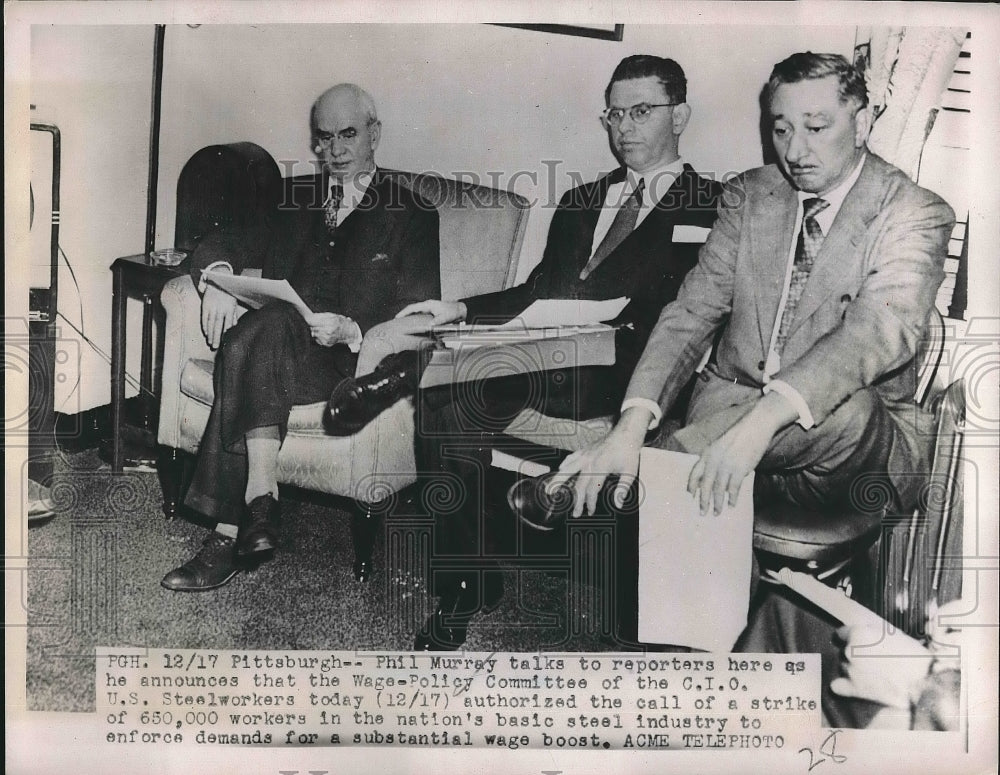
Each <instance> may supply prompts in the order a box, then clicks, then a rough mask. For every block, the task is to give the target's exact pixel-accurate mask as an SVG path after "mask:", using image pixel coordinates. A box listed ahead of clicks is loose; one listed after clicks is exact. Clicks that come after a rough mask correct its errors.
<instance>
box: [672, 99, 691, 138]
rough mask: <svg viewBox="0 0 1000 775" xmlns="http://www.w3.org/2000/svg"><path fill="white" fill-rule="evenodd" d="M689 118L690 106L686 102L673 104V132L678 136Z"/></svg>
mask: <svg viewBox="0 0 1000 775" xmlns="http://www.w3.org/2000/svg"><path fill="white" fill-rule="evenodd" d="M690 118H691V106H690V105H688V104H687V103H686V102H682V103H681V104H680V105H675V106H674V116H673V122H674V126H673V130H674V134H675V135H677V136H678V137H679V136H680V134H681V133H682V132H683V131H684V129H685V128H686V127H687V125H688V120H689V119H690Z"/></svg>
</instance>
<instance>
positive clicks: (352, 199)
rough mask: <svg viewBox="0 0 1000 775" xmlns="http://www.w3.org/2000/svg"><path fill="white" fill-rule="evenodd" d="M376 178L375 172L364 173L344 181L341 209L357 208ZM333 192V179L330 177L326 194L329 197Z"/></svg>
mask: <svg viewBox="0 0 1000 775" xmlns="http://www.w3.org/2000/svg"><path fill="white" fill-rule="evenodd" d="M374 177H375V170H372V171H371V172H362V173H361V174H360V175H358V176H357V177H353V178H348V179H347V180H345V181H344V198H343V199H342V200H341V201H342V202H343V204H342V205H341V207H356V206H357V204H358V202H360V201H361V198H362V197H363V196H364V195H365V191H367V190H368V186H370V185H371V182H372V179H373V178H374ZM332 190H333V177H332V176H331V177H330V180H329V182H328V183H327V189H326V193H327V196H329V195H330V192H331V191H332Z"/></svg>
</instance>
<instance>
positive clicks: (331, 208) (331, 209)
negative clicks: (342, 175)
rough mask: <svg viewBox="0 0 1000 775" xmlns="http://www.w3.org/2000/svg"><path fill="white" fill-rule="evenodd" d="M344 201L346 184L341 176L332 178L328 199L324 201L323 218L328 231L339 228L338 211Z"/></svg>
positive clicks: (331, 231)
mask: <svg viewBox="0 0 1000 775" xmlns="http://www.w3.org/2000/svg"><path fill="white" fill-rule="evenodd" d="M343 201H344V184H343V183H341V182H340V179H339V178H331V180H330V193H329V194H327V197H326V201H325V202H323V220H324V221H325V222H326V228H327V231H329V232H330V233H331V234H333V232H334V231H335V230H336V228H337V211H338V210H339V209H340V205H341V203H342V202H343Z"/></svg>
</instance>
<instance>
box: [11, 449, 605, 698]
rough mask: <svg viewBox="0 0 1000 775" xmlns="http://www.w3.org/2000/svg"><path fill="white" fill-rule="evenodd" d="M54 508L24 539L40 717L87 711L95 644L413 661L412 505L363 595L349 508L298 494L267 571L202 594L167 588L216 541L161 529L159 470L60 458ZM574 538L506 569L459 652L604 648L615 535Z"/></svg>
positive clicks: (419, 513) (289, 504)
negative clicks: (606, 565)
mask: <svg viewBox="0 0 1000 775" xmlns="http://www.w3.org/2000/svg"><path fill="white" fill-rule="evenodd" d="M52 498H53V501H54V502H55V504H56V508H57V512H58V513H57V515H56V517H55V518H54V519H53V520H51V521H50V522H48V523H46V524H44V525H41V526H39V527H36V528H32V529H31V530H30V531H28V556H29V560H28V579H27V601H26V604H27V610H28V651H27V696H28V707H29V709H31V710H75V711H89V710H93V709H94V649H95V647H98V646H109V647H114V646H129V647H144V646H145V647H156V648H189V649H196V648H203V649H237V650H239V649H330V650H342V649H347V650H351V649H364V650H378V651H394V650H396V651H398V650H404V651H405V650H409V649H410V647H411V644H412V642H413V636H414V634H415V633H416V632H417V630H418V629H419V628H420V625H421V623H422V622H423V621H424V619H425V618H426V617H427V615H428V614H429V613H430V611H431V610H432V605H433V602H434V600H433V598H431V597H430V596H429V595H428V593H427V588H426V580H425V573H426V567H427V562H428V556H427V554H428V553H427V548H426V547H427V545H428V543H427V542H428V539H429V526H430V517H429V515H428V514H427V513H426V511H424V510H423V509H422V506H421V505H420V503H419V500H420V499H419V497H417V496H414V495H412V494H411V495H409V497H405V494H404V497H400V498H399V499H397V502H396V504H395V506H394V508H393V509H392V510H391V511H389V512H388V513H387V514H386V516H385V519H384V521H383V529H382V530H381V531H380V534H379V539H378V541H377V543H376V548H375V556H374V559H375V562H376V567H377V569H378V570H377V573H376V574H375V577H374V578H373V579H372V580H371V581H369V582H368V583H366V584H359V583H358V582H356V581H355V580H354V576H353V574H352V572H351V565H352V562H353V547H352V543H351V536H350V525H349V516H348V513H349V512H348V508H347V507H348V504H347V502H346V501H337V500H324V501H322V502H318V501H317V500H315V499H312V498H310V496H308V494H305V493H298V492H293V493H291V497H289V495H288V494H283V499H282V502H283V528H282V545H281V547H280V549H279V551H278V552H277V553H276V555H275V557H274V559H273V560H272V561H271V562H268V563H266V564H264V565H262V566H260V567H259V568H258V569H256V570H254V571H250V572H246V573H241V574H240V575H239V576H237V577H236V578H235V579H234V580H233V581H232V582H230V583H229V584H228V585H226V586H224V587H222V588H220V589H217V590H214V591H210V592H203V593H195V594H185V593H177V592H171V591H168V590H166V589H164V588H163V587H161V586H160V579H161V578H162V577H163V575H164V574H165V573H166V572H167V571H169V570H171V569H172V568H174V567H176V566H177V565H179V564H181V563H183V562H184V561H186V560H187V559H189V558H190V557H191V556H192V555H193V554H194V553H195V552H197V551H198V549H199V548H200V547H201V542H202V541H203V540H204V538H205V537H206V535H207V528H206V527H205V526H204V525H199V524H196V523H195V522H194V521H191V520H189V519H180V518H179V519H175V520H171V521H167V520H166V519H164V517H163V514H162V512H161V511H160V504H161V493H160V485H159V480H158V477H157V474H156V473H155V472H126V473H123V474H118V475H115V474H113V473H112V472H111V470H110V468H109V467H108V466H107V465H105V464H103V463H102V462H101V460H100V458H99V457H98V456H97V454H96V452H93V451H85V452H79V453H75V454H62V455H60V456H59V457H58V460H57V464H56V474H55V478H54V483H53V489H52ZM580 535H582V536H583V538H582V539H581V538H580ZM580 535H576V536H574V537H573V538H571V539H570V540H567V537H566V531H562V536H555V538H554V539H550V540H549V542H548V543H547V544H545V545H543V546H540V547H535V548H534V552H533V553H532V552H528V555H529V556H528V557H527V559H525V555H524V552H519V553H518V555H517V556H516V557H514V556H512V557H511V559H510V562H503V563H501V564H502V567H503V569H504V582H505V588H506V596H505V598H504V601H503V603H502V605H501V606H500V608H499V609H497V610H496V611H493V612H492V613H490V614H488V615H483V616H479V617H476V619H475V621H474V623H473V625H472V627H471V628H470V630H469V637H468V640H467V642H466V645H465V648H466V649H467V650H469V651H522V652H524V651H527V652H530V651H539V650H544V651H606V650H609V649H610V648H611V645H610V644H609V641H608V639H607V637H606V635H607V633H608V632H610V629H611V622H610V616H609V614H608V610H609V607H610V603H609V601H608V599H607V598H608V597H609V595H605V594H602V591H601V588H602V587H604V586H605V585H604V584H602V583H599V582H598V583H592V580H593V579H594V578H597V577H599V576H600V572H599V571H598V572H597V573H596V574H595V573H594V571H593V568H599V567H600V566H599V564H595V562H594V561H593V558H597V557H603V556H606V552H607V541H606V540H605V539H606V538H607V536H605V535H603V534H602V533H601V532H600V531H596V532H592V533H591V534H590V535H589V537H587V534H580ZM553 540H554V541H555V544H553V543H552V541H553ZM553 547H554V548H553ZM529 548H530V547H529ZM574 552H575V553H576V557H577V561H575V562H571V560H570V557H571V555H572V554H573V553H574ZM581 556H583V557H585V558H586V557H589V558H591V559H590V560H588V561H585V562H583V563H582V564H581V562H579V558H580V557H581ZM585 566H586V567H590V568H591V570H590V571H586V570H585V571H584V572H583V573H581V571H580V568H581V567H585Z"/></svg>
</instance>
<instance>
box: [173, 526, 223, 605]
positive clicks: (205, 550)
mask: <svg viewBox="0 0 1000 775" xmlns="http://www.w3.org/2000/svg"><path fill="white" fill-rule="evenodd" d="M235 544H236V539H234V538H229V537H228V536H224V535H221V534H220V533H212V535H210V536H209V537H208V538H206V539H205V543H204V544H203V545H202V547H201V551H199V552H198V554H196V555H195V556H194V557H192V558H191V559H190V560H188V561H187V562H186V563H184V564H183V565H181V566H180V567H179V568H174V569H173V570H172V571H170V573H168V574H167V575H166V576H164V577H163V580H162V581H161V582H160V586H162V587H165V588H167V589H170V590H173V591H174V592H204V591H206V590H209V589H216V588H217V587H221V586H222V585H223V584H227V583H229V581H230V580H232V578H233V576H235V575H236V574H237V573H239V572H240V567H239V566H238V565H237V564H236V555H235V552H234V546H235Z"/></svg>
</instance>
